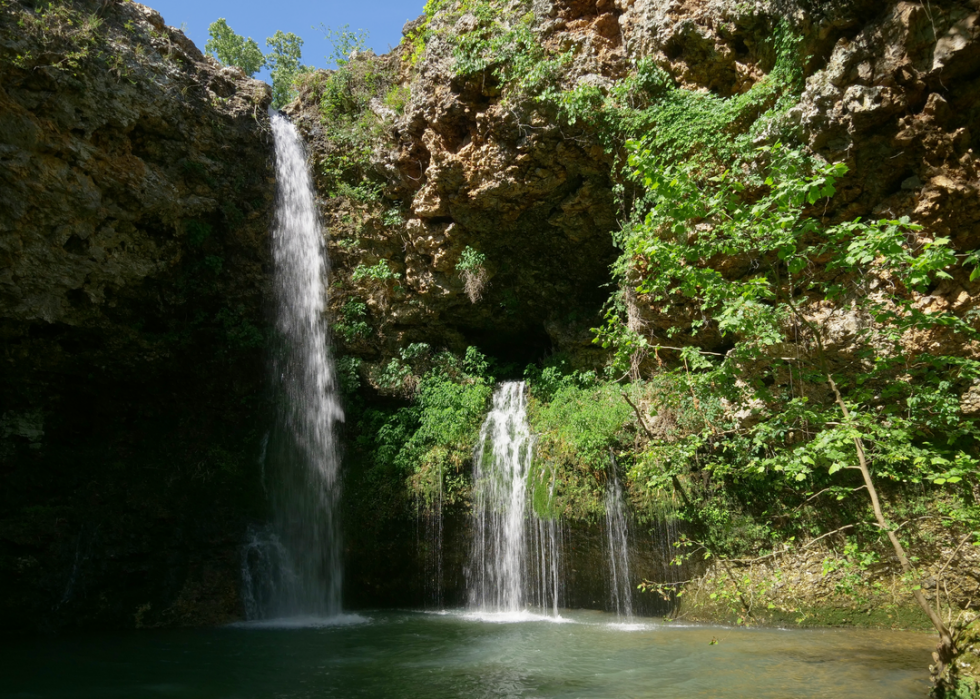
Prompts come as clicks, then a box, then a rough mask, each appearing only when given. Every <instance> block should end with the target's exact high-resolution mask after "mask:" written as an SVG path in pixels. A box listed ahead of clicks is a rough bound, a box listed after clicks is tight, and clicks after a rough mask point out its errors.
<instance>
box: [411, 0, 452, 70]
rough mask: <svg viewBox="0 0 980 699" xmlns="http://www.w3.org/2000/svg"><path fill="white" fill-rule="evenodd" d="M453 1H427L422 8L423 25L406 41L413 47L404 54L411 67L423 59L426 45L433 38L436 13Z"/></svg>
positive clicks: (413, 31)
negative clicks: (433, 21)
mask: <svg viewBox="0 0 980 699" xmlns="http://www.w3.org/2000/svg"><path fill="white" fill-rule="evenodd" d="M450 2H452V0H426V3H425V6H424V7H423V8H422V13H423V16H424V17H425V19H424V20H422V24H421V25H420V26H419V27H416V28H415V29H414V30H412V31H411V32H409V33H408V34H406V35H405V39H404V40H405V41H407V42H408V45H409V46H410V47H411V50H410V51H408V52H406V53H405V54H404V60H406V61H408V62H409V63H410V64H411V65H413V66H414V65H415V64H416V63H418V61H419V58H421V57H422V53H423V52H424V51H425V47H426V45H427V44H428V43H429V40H430V39H431V38H432V36H433V29H432V26H431V24H432V18H433V17H434V16H435V14H436V12H439V11H440V10H442V9H443V8H445V7H446V6H447V5H448V4H449V3H450Z"/></svg>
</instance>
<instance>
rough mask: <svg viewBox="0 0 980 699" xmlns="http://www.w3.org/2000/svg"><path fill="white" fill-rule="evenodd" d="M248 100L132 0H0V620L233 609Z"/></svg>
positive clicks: (156, 616) (264, 139) (246, 409)
mask: <svg viewBox="0 0 980 699" xmlns="http://www.w3.org/2000/svg"><path fill="white" fill-rule="evenodd" d="M270 97H271V93H270V90H269V88H268V86H267V85H265V84H264V83H260V82H258V81H255V80H251V79H248V78H247V77H246V76H245V75H244V74H242V73H241V72H240V71H239V70H237V69H234V68H221V66H219V65H217V64H216V63H215V62H213V61H212V60H210V59H205V57H204V56H203V55H202V54H201V53H200V51H199V50H198V49H197V48H196V47H195V46H194V45H193V44H192V43H191V42H190V41H189V40H188V39H187V38H186V37H185V36H184V35H183V34H182V33H181V32H180V31H178V30H176V29H173V28H172V27H167V26H166V25H165V24H164V21H163V19H162V18H161V17H160V15H159V14H158V13H157V12H156V11H154V10H152V9H150V8H148V7H145V6H143V5H140V4H138V3H133V2H121V1H116V0H108V1H102V2H86V1H85V0H79V1H78V2H67V3H63V2H55V3H51V4H50V5H48V4H43V5H36V4H35V3H33V2H24V3H21V2H16V1H14V0H7V1H5V2H2V3H0V211H2V214H0V335H2V337H3V341H2V350H0V482H2V486H0V619H2V620H3V626H4V629H5V630H8V631H11V630H18V629H25V628H38V627H44V626H59V625H62V624H86V625H100V624H101V625H112V626H133V625H134V624H135V625H144V626H145V625H153V624H158V623H162V624H185V623H190V624H200V623H209V622H217V621H222V620H225V619H229V618H236V617H237V616H239V615H240V613H241V608H240V602H239V599H238V583H239V580H238V577H239V576H238V569H239V565H238V548H239V545H240V543H241V541H242V538H243V537H244V535H245V526H246V520H247V519H248V517H249V513H251V515H252V516H256V514H259V515H260V514H261V508H262V499H261V494H260V493H259V492H257V491H259V489H260V487H261V486H260V483H259V476H258V463H257V459H258V457H259V455H260V442H261V437H262V434H261V432H260V429H261V425H262V421H261V415H262V414H263V404H264V403H263V401H264V397H263V384H264V379H265V363H264V338H265V335H266V329H265V325H266V318H265V310H266V309H265V307H264V303H265V301H264V299H265V298H266V294H265V292H266V288H267V286H268V282H269V280H268V273H269V259H268V245H267V235H268V230H269V227H270V224H271V216H272V207H273V196H274V180H273V171H272V169H271V155H272V147H271V135H270V133H269V129H268V117H267V107H268V104H269V102H270Z"/></svg>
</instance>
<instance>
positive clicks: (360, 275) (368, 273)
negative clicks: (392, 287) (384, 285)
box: [351, 260, 402, 282]
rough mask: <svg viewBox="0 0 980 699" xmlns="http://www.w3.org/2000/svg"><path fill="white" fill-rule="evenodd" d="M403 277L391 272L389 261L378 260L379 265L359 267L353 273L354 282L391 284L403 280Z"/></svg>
mask: <svg viewBox="0 0 980 699" xmlns="http://www.w3.org/2000/svg"><path fill="white" fill-rule="evenodd" d="M401 276H402V275H400V274H399V273H397V272H392V271H391V268H390V267H389V266H388V262H387V260H378V262H377V263H375V264H373V265H370V266H368V265H363V264H362V265H358V266H357V267H355V268H354V271H353V272H352V273H351V279H352V280H353V281H361V280H365V279H373V280H374V281H379V282H389V281H395V280H398V279H401Z"/></svg>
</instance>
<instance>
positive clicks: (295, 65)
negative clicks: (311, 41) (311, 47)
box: [265, 30, 304, 109]
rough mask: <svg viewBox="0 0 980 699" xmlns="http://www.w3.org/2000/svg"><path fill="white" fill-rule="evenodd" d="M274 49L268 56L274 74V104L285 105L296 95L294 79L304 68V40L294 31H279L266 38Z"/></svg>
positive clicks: (267, 43) (272, 74) (268, 44)
mask: <svg viewBox="0 0 980 699" xmlns="http://www.w3.org/2000/svg"><path fill="white" fill-rule="evenodd" d="M265 44H266V46H271V47H272V51H271V53H269V55H268V57H267V58H266V64H267V65H268V66H269V73H270V75H271V76H272V106H273V107H275V108H276V109H279V108H280V107H283V106H284V105H285V104H286V103H288V102H289V101H290V100H291V99H292V98H293V97H294V95H295V91H294V90H293V80H294V79H295V78H296V76H297V75H298V74H299V73H300V71H301V70H303V68H304V66H303V65H302V63H300V61H301V60H302V57H303V56H302V48H303V40H302V39H301V38H299V37H298V36H296V35H295V34H293V33H292V32H288V33H287V32H283V31H281V30H280V31H277V32H276V33H275V34H273V35H272V36H271V37H269V38H268V39H266V40H265Z"/></svg>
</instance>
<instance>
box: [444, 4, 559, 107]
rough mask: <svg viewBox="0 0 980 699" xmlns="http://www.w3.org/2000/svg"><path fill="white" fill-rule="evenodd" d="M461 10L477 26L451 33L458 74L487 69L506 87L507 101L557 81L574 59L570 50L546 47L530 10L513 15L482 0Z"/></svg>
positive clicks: (523, 96)
mask: <svg viewBox="0 0 980 699" xmlns="http://www.w3.org/2000/svg"><path fill="white" fill-rule="evenodd" d="M460 9H462V10H465V11H466V12H468V13H469V14H471V15H473V16H474V17H475V18H476V21H477V26H476V28H474V29H473V30H471V31H468V32H466V33H464V34H462V35H460V36H455V35H454V36H452V37H451V38H450V39H451V41H452V42H453V43H454V51H453V56H454V58H455V60H456V63H455V66H454V70H455V72H456V74H457V75H459V76H462V77H466V76H476V75H485V74H487V73H489V74H490V75H491V76H493V78H495V79H496V80H497V82H498V83H499V84H500V86H501V87H503V88H506V93H505V100H506V101H509V102H513V103H516V102H518V101H519V100H521V99H523V98H528V97H535V96H537V95H539V94H541V93H542V92H543V91H544V90H546V89H547V88H548V87H553V86H555V85H557V84H558V83H559V82H560V80H561V76H562V73H563V71H564V70H565V69H566V68H567V67H568V65H569V64H570V63H571V61H572V51H571V50H569V51H566V52H564V53H556V52H553V51H550V50H549V49H547V48H545V47H544V46H543V45H542V44H541V42H540V41H539V39H538V35H537V32H536V25H537V21H538V20H537V16H536V15H535V14H534V13H533V12H527V13H526V14H524V15H522V16H520V17H519V18H518V17H513V16H510V15H509V14H507V13H501V12H500V9H499V8H498V7H497V6H495V5H494V4H493V3H490V2H487V1H485V0H471V1H470V2H466V3H463V4H462V6H461V8H460Z"/></svg>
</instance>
